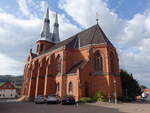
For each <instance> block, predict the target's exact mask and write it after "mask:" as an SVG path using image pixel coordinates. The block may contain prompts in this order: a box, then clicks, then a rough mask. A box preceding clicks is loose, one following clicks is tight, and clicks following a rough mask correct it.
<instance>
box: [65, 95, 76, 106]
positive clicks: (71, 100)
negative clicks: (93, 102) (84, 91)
mask: <svg viewBox="0 0 150 113" xmlns="http://www.w3.org/2000/svg"><path fill="white" fill-rule="evenodd" d="M75 103H76V101H75V98H74V97H73V96H65V97H64V98H63V99H62V104H63V105H65V104H71V105H74V104H75Z"/></svg>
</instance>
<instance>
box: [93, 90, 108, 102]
mask: <svg viewBox="0 0 150 113" xmlns="http://www.w3.org/2000/svg"><path fill="white" fill-rule="evenodd" d="M94 100H96V101H99V102H105V101H106V96H105V95H104V93H103V92H101V91H98V92H96V94H95V96H94Z"/></svg>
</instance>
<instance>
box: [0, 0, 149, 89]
mask: <svg viewBox="0 0 150 113" xmlns="http://www.w3.org/2000/svg"><path fill="white" fill-rule="evenodd" d="M47 6H49V9H50V23H51V24H50V26H51V30H52V25H53V22H54V15H55V12H57V13H58V15H59V27H60V38H61V40H64V39H67V38H68V37H70V36H72V35H74V34H76V33H77V32H80V31H82V30H84V29H86V28H88V27H91V26H93V25H95V24H96V13H98V15H99V16H98V18H99V25H100V26H101V28H102V29H103V31H104V32H105V34H106V35H107V37H108V39H109V40H110V41H111V42H112V43H113V44H114V45H115V47H116V48H117V51H118V55H119V64H120V68H122V69H125V70H127V71H128V72H129V73H132V74H133V76H134V78H136V79H137V80H138V82H139V83H140V84H144V85H146V86H148V87H150V79H149V77H150V49H149V48H150V0H7V1H6V0H0V64H1V65H0V75H7V74H11V75H22V74H23V67H24V64H25V61H26V59H27V56H28V54H29V50H30V48H32V49H33V50H34V51H35V42H36V40H38V38H39V36H40V31H41V27H42V22H43V15H44V12H45V10H46V7H47Z"/></svg>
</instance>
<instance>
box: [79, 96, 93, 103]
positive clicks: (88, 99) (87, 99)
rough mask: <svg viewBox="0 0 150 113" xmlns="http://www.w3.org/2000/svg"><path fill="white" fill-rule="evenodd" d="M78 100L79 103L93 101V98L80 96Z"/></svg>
mask: <svg viewBox="0 0 150 113" xmlns="http://www.w3.org/2000/svg"><path fill="white" fill-rule="evenodd" d="M79 102H81V103H87V102H88V103H91V102H94V99H92V98H90V97H82V98H80V100H79Z"/></svg>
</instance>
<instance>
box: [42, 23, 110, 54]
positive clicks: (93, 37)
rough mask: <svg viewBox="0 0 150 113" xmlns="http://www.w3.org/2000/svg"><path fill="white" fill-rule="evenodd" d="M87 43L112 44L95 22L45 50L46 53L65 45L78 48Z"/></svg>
mask: <svg viewBox="0 0 150 113" xmlns="http://www.w3.org/2000/svg"><path fill="white" fill-rule="evenodd" d="M88 44H108V45H111V46H113V45H112V43H111V42H110V41H109V40H108V38H107V37H106V35H105V33H104V32H103V31H102V29H101V28H100V26H99V25H98V24H96V25H94V26H92V27H90V28H88V29H86V30H84V31H82V32H79V33H77V34H76V35H73V36H72V37H70V38H68V39H66V40H64V41H61V42H59V43H57V44H56V45H54V46H53V47H52V48H50V49H49V50H47V51H46V53H47V52H50V51H52V50H55V49H58V48H60V47H63V46H65V47H66V48H79V47H83V46H86V45H88ZM44 53H45V52H44Z"/></svg>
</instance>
